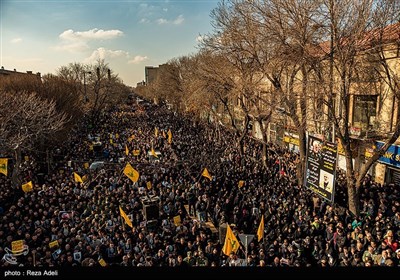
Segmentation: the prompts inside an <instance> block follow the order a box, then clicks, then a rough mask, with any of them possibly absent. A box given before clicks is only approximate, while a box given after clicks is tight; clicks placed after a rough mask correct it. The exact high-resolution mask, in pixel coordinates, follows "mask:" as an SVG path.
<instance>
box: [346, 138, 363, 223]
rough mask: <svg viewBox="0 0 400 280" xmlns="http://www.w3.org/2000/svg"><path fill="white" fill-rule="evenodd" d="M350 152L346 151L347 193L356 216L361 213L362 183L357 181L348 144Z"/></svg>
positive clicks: (352, 211) (350, 208)
mask: <svg viewBox="0 0 400 280" xmlns="http://www.w3.org/2000/svg"><path fill="white" fill-rule="evenodd" d="M346 148H347V150H348V152H347V153H346V170H347V171H346V177H347V195H348V200H349V201H348V204H349V210H350V212H351V213H353V214H354V215H355V216H356V217H358V215H359V214H360V199H359V193H360V192H359V190H360V183H361V182H357V181H356V178H355V174H354V167H353V161H352V156H351V152H350V146H349V145H347V147H346Z"/></svg>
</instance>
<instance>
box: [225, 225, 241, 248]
mask: <svg viewBox="0 0 400 280" xmlns="http://www.w3.org/2000/svg"><path fill="white" fill-rule="evenodd" d="M238 249H239V241H238V240H237V238H236V236H235V235H234V234H233V232H232V230H231V227H230V226H229V225H228V224H227V225H226V235H225V242H224V247H222V252H223V253H224V254H225V255H227V256H229V254H230V253H231V252H234V253H236V251H237V250H238Z"/></svg>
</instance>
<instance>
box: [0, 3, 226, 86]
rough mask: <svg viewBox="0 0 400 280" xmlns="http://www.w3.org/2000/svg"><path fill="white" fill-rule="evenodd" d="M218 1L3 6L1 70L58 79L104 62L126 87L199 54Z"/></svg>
mask: <svg viewBox="0 0 400 280" xmlns="http://www.w3.org/2000/svg"><path fill="white" fill-rule="evenodd" d="M218 2H219V1H217V0H180V1H177V0H175V1H173V0H165V1H154V0H153V1H151V0H150V1H134V0H124V1H123V0H116V1H110V0H105V1H101V0H77V1H75V0H69V1H68V0H61V1H55V0H47V1H45V0H42V1H40V0H35V1H34V0H13V1H11V0H4V1H0V5H1V6H0V13H1V14H0V34H1V36H0V49H1V50H0V66H2V67H4V68H5V69H7V70H12V69H16V70H17V71H19V72H26V71H32V72H33V73H36V72H40V73H41V74H42V75H45V74H50V73H51V74H56V72H57V69H58V68H59V67H61V66H66V65H68V64H69V63H74V62H78V63H84V64H94V63H95V62H96V61H97V60H98V59H104V61H105V62H106V63H108V65H109V67H110V68H111V69H112V71H113V72H114V73H115V74H118V76H119V77H120V78H121V79H122V80H123V82H124V83H125V84H127V85H129V86H136V84H137V83H138V82H141V81H143V80H144V79H145V78H144V68H145V66H158V65H160V64H163V63H166V62H167V61H168V60H170V59H172V58H177V57H180V56H183V55H189V54H193V53H196V52H197V50H198V49H197V45H198V42H199V40H201V37H202V36H204V35H206V34H207V33H208V32H210V31H211V30H212V28H211V23H210V22H211V18H210V13H211V11H212V9H214V8H216V7H217V4H218Z"/></svg>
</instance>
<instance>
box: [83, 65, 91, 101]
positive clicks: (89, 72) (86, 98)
mask: <svg viewBox="0 0 400 280" xmlns="http://www.w3.org/2000/svg"><path fill="white" fill-rule="evenodd" d="M86 74H92V72H91V71H87V72H86V71H84V72H83V87H84V90H85V102H88V97H87V92H86Z"/></svg>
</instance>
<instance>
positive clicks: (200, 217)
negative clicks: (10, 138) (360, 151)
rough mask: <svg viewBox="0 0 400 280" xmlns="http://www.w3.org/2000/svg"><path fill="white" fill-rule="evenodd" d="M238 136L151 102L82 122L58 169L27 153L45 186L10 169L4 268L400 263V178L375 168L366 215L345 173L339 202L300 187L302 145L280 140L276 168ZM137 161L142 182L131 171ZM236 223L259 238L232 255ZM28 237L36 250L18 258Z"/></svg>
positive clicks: (1, 228) (365, 197) (364, 191)
mask: <svg viewBox="0 0 400 280" xmlns="http://www.w3.org/2000/svg"><path fill="white" fill-rule="evenodd" d="M236 143H237V141H236V140H235V137H234V135H233V133H232V132H230V131H229V130H228V129H225V128H224V127H218V128H217V127H216V126H215V125H214V124H207V123H201V122H198V121H196V120H195V119H194V118H190V116H182V115H179V114H177V113H174V112H173V111H171V110H168V108H167V107H166V106H162V105H154V104H150V103H147V102H142V103H140V104H133V105H129V106H128V105H123V106H119V107H115V108H112V109H109V110H108V111H107V112H105V113H103V114H102V115H101V116H100V119H99V120H98V121H97V123H96V124H91V123H89V121H86V122H83V123H81V124H80V125H79V126H76V129H74V133H73V134H72V135H70V136H69V137H68V139H65V141H64V142H62V143H60V145H59V146H58V147H56V148H55V149H52V151H51V162H49V163H48V165H49V172H48V174H47V172H46V173H44V174H42V175H38V174H39V173H40V172H39V166H40V164H39V162H38V161H39V160H43V159H37V158H34V157H33V156H29V154H28V155H27V158H26V160H25V161H24V162H23V165H22V166H21V168H22V173H21V174H22V178H23V180H22V181H23V182H29V181H32V182H33V191H30V192H23V191H22V189H20V188H18V189H15V188H13V187H12V185H11V178H10V176H4V175H2V174H0V206H1V209H0V211H1V212H0V258H1V262H0V266H1V267H19V266H23V267H38V268H41V267H42V268H52V267H53V268H56V267H73V266H96V267H99V266H111V267H112V266H124V267H125V266H128V267H136V266H144V267H231V266H248V267H349V266H351V267H353V266H362V267H375V266H397V267H399V266H400V246H399V236H400V193H399V186H395V185H393V184H383V185H381V184H378V183H376V182H374V180H373V178H371V177H368V176H367V177H366V179H365V181H364V183H363V186H362V188H361V190H360V192H361V194H360V205H361V214H360V215H359V216H354V215H353V214H352V213H350V212H349V211H348V210H347V189H346V180H345V175H344V173H342V172H340V171H338V172H337V177H336V185H335V200H334V201H335V202H334V203H330V202H328V201H326V200H324V199H321V198H320V197H319V196H318V195H316V194H314V193H313V192H311V191H310V190H309V189H307V188H306V187H299V186H298V184H297V179H296V162H297V161H298V155H297V154H296V153H294V152H292V151H290V150H288V149H286V148H283V147H281V146H278V145H276V144H273V143H268V148H267V167H265V166H264V165H263V163H262V161H261V157H262V145H261V143H260V142H259V141H257V140H254V139H253V138H251V137H246V138H245V140H244V154H243V155H240V153H239V147H238V145H237V144H236ZM93 162H98V163H97V166H96V164H93ZM127 163H129V164H130V165H131V166H132V167H133V168H134V169H135V170H136V171H137V172H138V173H139V178H138V180H137V182H133V181H132V180H131V179H130V178H129V177H128V176H126V175H125V174H124V172H123V170H124V168H125V166H126V165H127ZM205 168H206V169H207V170H208V172H209V174H210V178H207V177H206V176H203V175H202V172H203V171H204V169H205ZM74 173H76V174H79V175H80V176H81V177H82V179H83V183H82V182H78V181H79V180H76V179H75V178H74ZM239 181H243V182H242V184H243V185H242V186H241V187H238V184H239ZM146 199H147V201H155V204H156V209H157V211H156V212H157V213H151V215H152V216H154V217H151V215H150V213H146V211H145V208H146V207H145V205H144V203H145V202H146ZM120 209H122V210H123V212H124V213H125V214H126V217H127V218H128V220H129V221H130V222H131V225H129V224H128V223H127V220H126V218H124V217H123V215H122V214H121V210H120ZM178 216H179V218H180V219H176V217H178ZM262 216H263V217H264V233H263V238H262V239H260V240H258V238H257V230H258V228H259V224H260V221H261V218H262ZM210 224H212V225H213V226H214V227H212V226H210ZM226 225H229V226H230V228H231V229H232V231H233V233H234V234H235V235H236V236H239V234H251V235H255V237H254V238H253V239H252V240H251V242H250V243H249V245H248V247H247V248H246V247H245V246H246V244H243V243H242V244H241V246H240V248H239V249H238V250H237V251H236V252H230V254H229V255H226V254H224V253H223V252H222V247H223V245H224V239H225V232H224V231H222V230H221V229H223V228H225V229H226ZM238 239H239V238H238ZM17 240H23V243H24V245H25V247H24V248H26V249H25V250H26V251H27V253H26V254H23V253H21V254H19V255H15V256H13V261H9V258H10V254H8V253H7V251H9V250H11V249H12V244H13V243H12V242H13V241H17Z"/></svg>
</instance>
